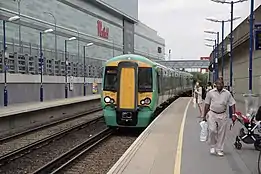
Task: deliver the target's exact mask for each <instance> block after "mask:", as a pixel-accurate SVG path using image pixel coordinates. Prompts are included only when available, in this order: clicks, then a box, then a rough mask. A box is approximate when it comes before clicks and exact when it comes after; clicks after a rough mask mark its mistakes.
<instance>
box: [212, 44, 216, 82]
mask: <svg viewBox="0 0 261 174" xmlns="http://www.w3.org/2000/svg"><path fill="white" fill-rule="evenodd" d="M215 48H216V44H215V45H213V77H212V78H213V83H214V82H215V77H216V64H215V58H216V51H215V50H216V49H215Z"/></svg>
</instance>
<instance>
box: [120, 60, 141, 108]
mask: <svg viewBox="0 0 261 174" xmlns="http://www.w3.org/2000/svg"><path fill="white" fill-rule="evenodd" d="M137 71H138V64H137V63H135V62H120V63H119V65H118V79H119V82H118V96H117V98H118V101H119V102H118V109H119V110H125V111H135V110H136V108H137V93H138V92H137V90H138V88H137V84H138V78H137Z"/></svg>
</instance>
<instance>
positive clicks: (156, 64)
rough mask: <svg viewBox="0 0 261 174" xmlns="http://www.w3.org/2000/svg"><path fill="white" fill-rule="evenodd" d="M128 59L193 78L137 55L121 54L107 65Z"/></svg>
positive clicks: (186, 73)
mask: <svg viewBox="0 0 261 174" xmlns="http://www.w3.org/2000/svg"><path fill="white" fill-rule="evenodd" d="M128 58H131V59H132V60H137V61H141V62H144V63H147V64H149V65H151V66H157V67H160V68H163V69H165V70H169V71H174V72H178V73H181V74H183V75H187V76H193V75H192V74H191V73H189V72H184V71H180V70H177V69H171V68H169V67H166V66H164V65H161V64H159V63H157V62H153V61H151V60H150V59H148V58H146V57H144V56H141V55H137V54H123V55H120V56H116V57H113V58H111V59H109V60H108V61H107V62H106V64H107V63H110V62H114V61H119V60H124V59H126V60H128Z"/></svg>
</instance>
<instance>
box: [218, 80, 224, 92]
mask: <svg viewBox="0 0 261 174" xmlns="http://www.w3.org/2000/svg"><path fill="white" fill-rule="evenodd" d="M216 87H217V90H219V91H221V90H222V89H223V88H224V81H223V78H218V79H217V80H216Z"/></svg>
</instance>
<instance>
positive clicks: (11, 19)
mask: <svg viewBox="0 0 261 174" xmlns="http://www.w3.org/2000/svg"><path fill="white" fill-rule="evenodd" d="M18 19H20V17H19V16H12V17H10V18H9V19H8V21H9V22H12V21H17V20H18Z"/></svg>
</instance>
